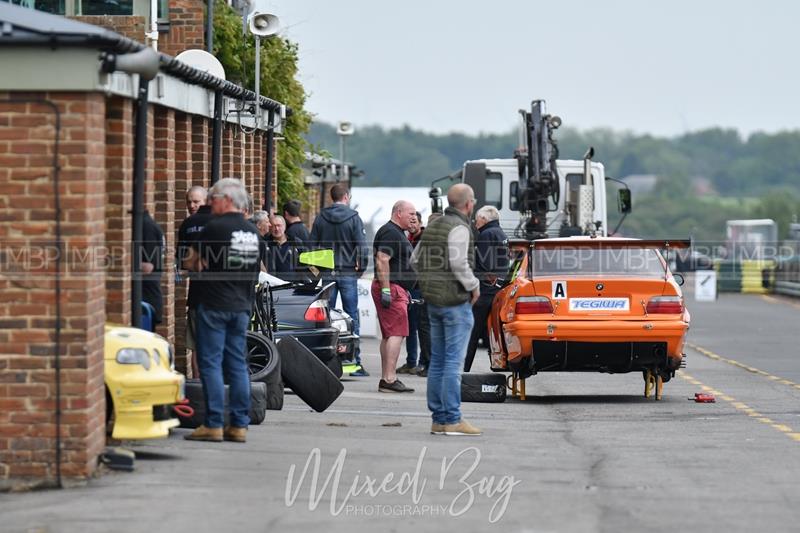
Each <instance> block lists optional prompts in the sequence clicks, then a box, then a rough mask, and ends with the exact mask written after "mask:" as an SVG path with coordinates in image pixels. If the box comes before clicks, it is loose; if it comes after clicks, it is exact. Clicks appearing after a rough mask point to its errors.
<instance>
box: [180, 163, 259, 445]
mask: <svg viewBox="0 0 800 533" xmlns="http://www.w3.org/2000/svg"><path fill="white" fill-rule="evenodd" d="M208 195H209V198H210V199H211V212H212V214H213V215H214V218H213V219H212V220H210V221H209V222H208V223H207V224H206V225H205V227H204V229H203V232H202V234H201V235H200V236H199V238H198V239H197V241H196V243H195V244H196V246H194V247H193V249H192V250H193V252H192V253H191V258H190V259H191V260H190V261H187V262H189V264H190V265H191V267H192V270H197V271H200V273H201V277H202V280H203V291H202V292H201V293H200V294H199V295H198V303H197V308H196V316H197V331H196V336H197V338H196V343H197V356H198V364H199V366H200V380H201V381H202V382H203V393H204V396H205V403H206V417H205V420H204V422H203V424H202V425H201V426H200V427H198V428H197V429H195V430H194V432H192V433H191V434H189V435H186V437H185V438H186V439H187V440H201V441H209V442H221V441H222V440H229V441H233V442H245V440H246V438H247V426H248V425H249V424H250V417H249V414H248V413H249V411H250V376H249V373H248V370H247V360H246V357H245V349H246V345H247V326H248V323H249V322H250V313H251V312H252V309H253V298H254V295H255V290H254V288H255V285H256V281H257V280H258V271H259V261H260V257H261V247H262V246H264V245H263V244H262V242H263V241H262V239H261V237H260V235H259V233H258V229H257V228H256V227H255V226H254V225H253V224H251V223H250V222H248V221H247V220H245V218H244V215H243V214H242V211H243V210H244V209H245V208H246V207H247V202H248V197H247V192H246V191H245V189H244V187H243V186H242V184H241V182H239V180H236V179H232V178H226V179H222V180H219V181H218V182H217V183H216V184H215V185H214V186H213V187H212V188H211V190H210V191H209V192H208ZM226 382H227V383H228V387H229V402H228V408H229V411H230V415H229V422H230V425H229V426H227V427H225V428H224V430H223V425H224V417H225V412H224V411H225V383H226Z"/></svg>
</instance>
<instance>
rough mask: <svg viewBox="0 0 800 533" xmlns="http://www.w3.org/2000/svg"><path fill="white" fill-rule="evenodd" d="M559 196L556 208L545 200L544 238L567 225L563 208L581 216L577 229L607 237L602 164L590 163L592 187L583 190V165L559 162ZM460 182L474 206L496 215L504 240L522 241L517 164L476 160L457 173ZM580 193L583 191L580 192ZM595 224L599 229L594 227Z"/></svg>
mask: <svg viewBox="0 0 800 533" xmlns="http://www.w3.org/2000/svg"><path fill="white" fill-rule="evenodd" d="M556 168H557V169H558V180H559V185H560V191H561V192H560V195H559V199H558V205H555V202H554V200H553V198H549V200H548V201H549V204H550V206H549V211H548V213H547V235H548V237H558V236H559V234H560V232H561V228H562V226H563V225H565V223H566V222H567V208H568V206H569V208H570V209H578V210H579V212H580V213H581V220H582V222H581V228H582V229H584V230H585V229H587V228H586V225H587V224H591V226H592V227H591V229H592V230H593V231H596V233H597V234H598V235H601V236H607V234H608V216H607V206H606V187H605V177H606V176H605V169H604V167H603V164H602V163H598V162H594V161H593V162H591V174H592V179H591V182H590V183H593V184H595V185H594V186H590V188H589V189H586V188H585V187H586V186H585V185H584V176H583V173H584V161H582V160H576V159H559V160H557V162H556ZM460 174H461V179H460V180H459V181H463V182H464V183H466V184H468V185H469V186H471V187H472V189H473V190H474V191H475V200H476V205H475V209H476V210H477V209H479V208H480V207H482V206H484V205H492V206H494V207H496V208H497V209H498V211H500V226H501V227H502V228H503V230H504V231H505V232H506V234H507V235H508V236H510V237H511V236H513V237H520V238H521V237H524V228H523V223H522V222H523V218H521V217H520V210H519V205H518V202H519V197H518V192H519V179H520V176H519V164H518V160H517V159H476V160H473V161H467V162H466V163H465V164H464V167H463V169H462V171H461V173H460ZM582 189H583V190H582ZM598 222H599V226H598V224H597V223H598Z"/></svg>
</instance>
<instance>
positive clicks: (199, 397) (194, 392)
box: [178, 379, 283, 429]
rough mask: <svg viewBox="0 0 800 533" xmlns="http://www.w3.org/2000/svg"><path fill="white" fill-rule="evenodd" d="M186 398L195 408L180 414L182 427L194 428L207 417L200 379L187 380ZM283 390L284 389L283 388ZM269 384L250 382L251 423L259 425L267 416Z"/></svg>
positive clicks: (226, 391)
mask: <svg viewBox="0 0 800 533" xmlns="http://www.w3.org/2000/svg"><path fill="white" fill-rule="evenodd" d="M185 390H186V399H187V400H189V406H190V407H191V408H192V409H194V415H192V416H190V417H183V416H178V420H180V423H181V427H182V428H191V429H194V428H196V427H197V426H199V425H200V424H202V423H203V421H204V420H205V418H206V400H205V396H204V394H203V384H202V383H201V382H200V380H199V379H187V380H186V389H185ZM281 390H283V389H281ZM267 391H268V388H267V385H266V384H264V383H262V382H254V383H250V413H249V415H250V424H251V425H259V424H261V423H262V422H263V421H264V418H266V403H267ZM227 424H228V386H227V385H225V425H227Z"/></svg>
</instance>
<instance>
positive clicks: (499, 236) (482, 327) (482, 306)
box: [464, 205, 508, 372]
mask: <svg viewBox="0 0 800 533" xmlns="http://www.w3.org/2000/svg"><path fill="white" fill-rule="evenodd" d="M475 228H476V229H477V230H478V238H477V240H476V241H475V275H476V276H477V277H478V279H479V280H480V281H481V297H480V298H478V301H477V302H475V305H473V306H472V316H473V318H474V320H475V323H474V325H473V326H472V333H471V334H470V337H469V344H468V345H467V356H466V358H465V359H464V372H469V371H470V369H471V368H472V361H473V359H475V350H477V348H478V340H479V339H483V341H484V346H487V347H488V345H489V344H488V343H489V339H488V337H487V329H486V319H487V318H488V316H489V313H490V312H491V310H492V301H493V300H494V295H495V294H497V291H499V290H500V288H499V287H498V286H497V280H498V279H502V278H503V276H505V274H506V271H507V270H508V237H506V234H505V232H504V231H503V229H502V228H501V227H500V213H499V212H498V211H497V208H496V207H494V206H491V205H485V206H483V207H481V208H480V209H478V212H477V213H475Z"/></svg>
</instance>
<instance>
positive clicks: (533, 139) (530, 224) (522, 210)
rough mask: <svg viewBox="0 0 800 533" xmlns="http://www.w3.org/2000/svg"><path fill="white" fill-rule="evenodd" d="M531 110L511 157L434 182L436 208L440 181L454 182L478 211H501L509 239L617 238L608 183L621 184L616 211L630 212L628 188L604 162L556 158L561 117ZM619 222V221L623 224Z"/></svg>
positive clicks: (470, 164) (477, 163)
mask: <svg viewBox="0 0 800 533" xmlns="http://www.w3.org/2000/svg"><path fill="white" fill-rule="evenodd" d="M531 108H532V110H531V112H526V111H521V114H522V117H523V126H522V128H521V133H522V135H521V136H520V137H521V139H520V141H521V142H520V145H522V146H524V147H523V148H520V149H518V150H517V151H516V152H515V153H514V158H512V159H476V160H472V161H467V162H466V163H464V166H463V167H462V169H461V170H459V171H457V172H456V173H455V174H453V175H450V176H445V177H444V178H440V179H438V180H435V181H434V182H433V183H432V184H431V191H430V196H431V199H432V200H433V210H434V211H441V195H442V193H441V189H439V188H438V187H436V184H437V182H440V181H444V180H450V181H456V182H462V183H466V184H468V185H470V186H471V187H472V189H473V190H474V191H475V199H476V210H477V209H478V208H480V207H482V206H484V205H493V206H494V207H496V208H497V209H498V210H499V211H500V225H501V227H502V228H503V230H505V232H506V234H507V235H508V236H510V237H517V238H527V239H538V238H546V237H558V236H570V235H589V234H595V235H602V236H606V235H609V234H613V233H614V232H611V231H609V228H608V211H607V200H606V180H610V181H617V182H618V183H621V184H622V187H623V188H621V189H619V191H618V201H617V208H618V209H619V210H620V212H622V214H623V219H624V215H627V213H629V212H630V211H631V196H630V190H629V189H628V188H627V186H626V185H625V184H624V183H622V182H619V181H618V180H614V179H613V178H607V177H606V175H605V168H604V167H603V164H602V163H598V162H594V161H592V160H591V158H592V156H593V155H594V150H593V149H591V148H590V149H589V151H588V152H587V153H586V155H585V156H584V159H583V160H575V159H558V158H557V157H558V147H557V144H556V142H555V139H553V137H552V134H553V131H554V130H555V129H557V128H558V127H559V126H560V125H561V119H559V118H558V117H556V116H551V115H546V114H545V113H544V101H542V100H534V102H533V103H532V106H531ZM620 222H621V220H620Z"/></svg>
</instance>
